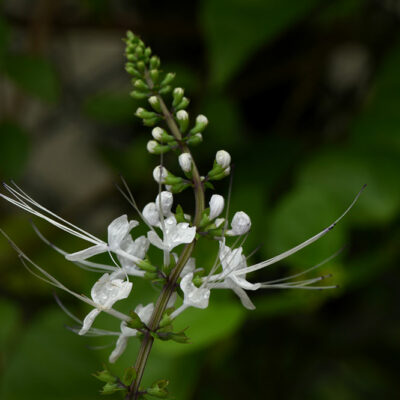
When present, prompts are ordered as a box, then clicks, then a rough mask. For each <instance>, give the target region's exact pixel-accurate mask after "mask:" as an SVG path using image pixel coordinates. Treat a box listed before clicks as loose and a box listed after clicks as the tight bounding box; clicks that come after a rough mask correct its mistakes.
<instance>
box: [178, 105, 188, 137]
mask: <svg viewBox="0 0 400 400" xmlns="http://www.w3.org/2000/svg"><path fill="white" fill-rule="evenodd" d="M176 119H177V120H178V125H179V128H180V130H181V131H182V132H185V131H186V129H187V127H188V125H189V114H188V113H187V111H185V110H179V111H178V112H177V113H176Z"/></svg>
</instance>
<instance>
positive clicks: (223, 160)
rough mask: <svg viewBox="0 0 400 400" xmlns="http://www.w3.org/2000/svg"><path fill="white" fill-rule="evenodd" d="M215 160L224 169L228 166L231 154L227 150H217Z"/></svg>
mask: <svg viewBox="0 0 400 400" xmlns="http://www.w3.org/2000/svg"><path fill="white" fill-rule="evenodd" d="M215 161H216V162H217V164H218V165H220V166H221V167H222V168H224V169H225V168H228V167H229V165H230V163H231V156H230V154H229V153H228V152H227V151H225V150H219V151H217V154H216V155H215Z"/></svg>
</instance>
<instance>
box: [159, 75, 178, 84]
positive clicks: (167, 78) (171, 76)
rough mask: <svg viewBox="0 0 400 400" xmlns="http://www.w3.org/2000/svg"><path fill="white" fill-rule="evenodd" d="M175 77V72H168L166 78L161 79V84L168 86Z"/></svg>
mask: <svg viewBox="0 0 400 400" xmlns="http://www.w3.org/2000/svg"><path fill="white" fill-rule="evenodd" d="M174 79H175V73H174V72H168V74H166V75H165V78H164V79H163V80H162V81H161V83H160V86H167V85H169V84H170V83H171V82H172V81H173V80H174Z"/></svg>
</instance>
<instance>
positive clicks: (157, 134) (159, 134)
mask: <svg viewBox="0 0 400 400" xmlns="http://www.w3.org/2000/svg"><path fill="white" fill-rule="evenodd" d="M164 133H165V131H164V129H162V128H160V127H159V126H156V127H155V128H154V129H153V130H152V131H151V134H152V136H153V138H154V139H156V140H158V141H159V142H162V140H163V134H164Z"/></svg>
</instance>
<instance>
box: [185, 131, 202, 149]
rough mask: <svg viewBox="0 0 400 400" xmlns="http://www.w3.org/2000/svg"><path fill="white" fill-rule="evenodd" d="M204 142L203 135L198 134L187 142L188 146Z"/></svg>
mask: <svg viewBox="0 0 400 400" xmlns="http://www.w3.org/2000/svg"><path fill="white" fill-rule="evenodd" d="M202 141H203V135H202V134H201V133H196V134H195V135H193V136H190V137H189V139H188V140H187V144H188V145H192V146H196V145H198V144H199V143H201V142H202Z"/></svg>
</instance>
